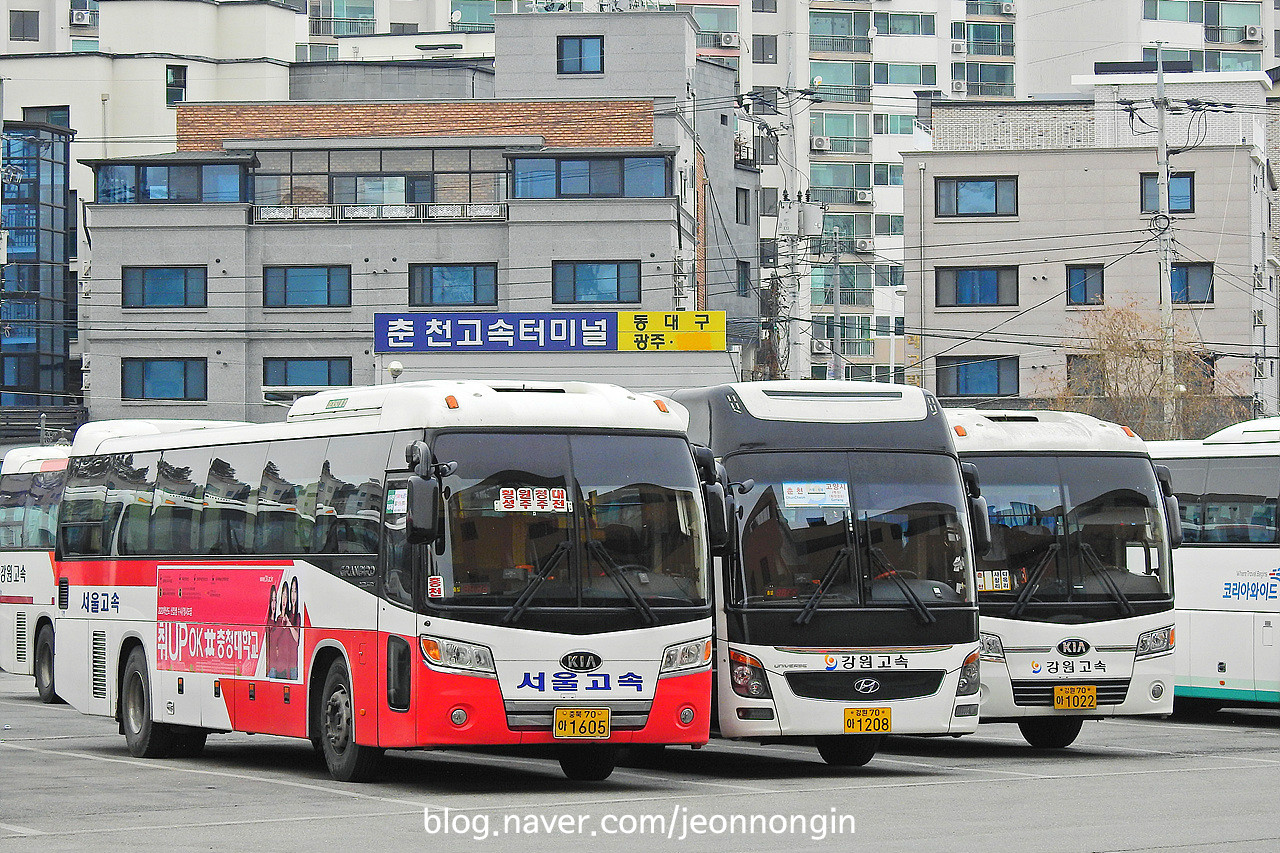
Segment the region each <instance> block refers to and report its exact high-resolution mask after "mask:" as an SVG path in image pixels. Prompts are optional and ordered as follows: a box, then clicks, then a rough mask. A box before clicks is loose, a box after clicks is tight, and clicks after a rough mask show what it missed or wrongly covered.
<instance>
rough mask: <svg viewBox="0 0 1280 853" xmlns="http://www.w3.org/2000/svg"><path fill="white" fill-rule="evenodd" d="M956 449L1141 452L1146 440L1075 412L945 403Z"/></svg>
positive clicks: (1126, 429)
mask: <svg viewBox="0 0 1280 853" xmlns="http://www.w3.org/2000/svg"><path fill="white" fill-rule="evenodd" d="M943 411H944V412H945V413H946V416H947V421H948V422H949V423H950V424H951V428H952V432H953V433H955V435H954V439H955V443H956V451H957V452H958V453H960V454H961V455H964V454H965V453H981V452H992V451H1003V450H1016V451H1030V452H1044V453H1071V452H1090V453H1145V452H1146V450H1147V445H1146V442H1144V441H1143V440H1142V439H1141V438H1139V437H1138V436H1137V435H1135V434H1134V433H1133V431H1132V430H1130V429H1128V428H1127V427H1122V426H1120V425H1119V424H1113V423H1111V422H1110V421H1104V420H1100V419H1098V418H1095V417H1093V416H1091V415H1083V414H1080V413H1079V412H1054V411H1044V410H1040V409H1036V410H1034V411H1024V410H1010V409H944V410H943Z"/></svg>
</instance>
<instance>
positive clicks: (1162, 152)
mask: <svg viewBox="0 0 1280 853" xmlns="http://www.w3.org/2000/svg"><path fill="white" fill-rule="evenodd" d="M1163 45H1164V42H1156V97H1155V107H1156V184H1157V190H1158V193H1159V196H1160V201H1159V205H1160V210H1159V213H1158V214H1157V216H1156V226H1157V228H1158V229H1159V234H1158V238H1159V240H1160V328H1161V331H1162V332H1163V333H1164V334H1163V338H1164V339H1163V341H1162V342H1161V347H1160V401H1161V403H1162V404H1163V406H1164V435H1163V436H1161V437H1162V438H1166V439H1168V438H1173V437H1174V434H1173V421H1174V399H1173V384H1174V359H1173V234H1172V230H1171V228H1170V226H1171V225H1172V221H1171V220H1170V219H1169V145H1168V140H1167V139H1166V136H1165V126H1164V125H1165V111H1166V108H1167V107H1168V106H1169V104H1168V101H1167V100H1166V99H1165V96H1164V58H1163V57H1162V55H1161V54H1162V53H1163V50H1162V48H1163Z"/></svg>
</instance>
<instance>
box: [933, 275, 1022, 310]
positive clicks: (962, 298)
mask: <svg viewBox="0 0 1280 853" xmlns="http://www.w3.org/2000/svg"><path fill="white" fill-rule="evenodd" d="M934 278H935V280H936V283H937V292H936V296H935V304H937V305H938V306H939V307H942V308H956V307H969V306H978V305H1017V304H1018V268H1017V267H939V268H938V269H936V270H934Z"/></svg>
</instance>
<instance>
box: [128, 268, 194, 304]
mask: <svg viewBox="0 0 1280 853" xmlns="http://www.w3.org/2000/svg"><path fill="white" fill-rule="evenodd" d="M121 278H122V280H123V292H122V298H121V305H123V307H125V308H204V307H205V306H206V305H207V304H208V301H207V294H206V279H207V273H206V271H205V268H204V267H125V268H124V269H123V270H121Z"/></svg>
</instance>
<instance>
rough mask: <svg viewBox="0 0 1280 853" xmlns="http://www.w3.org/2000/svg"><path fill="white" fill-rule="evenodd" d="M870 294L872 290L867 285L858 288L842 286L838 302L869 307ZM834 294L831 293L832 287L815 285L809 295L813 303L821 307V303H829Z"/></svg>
mask: <svg viewBox="0 0 1280 853" xmlns="http://www.w3.org/2000/svg"><path fill="white" fill-rule="evenodd" d="M871 294H872V291H871V288H869V287H859V288H848V287H842V288H840V304H841V305H853V306H863V307H870V305H871ZM834 295H835V294H834V293H833V288H830V287H815V288H813V293H812V294H811V297H812V301H813V304H814V305H817V306H819V307H821V306H823V305H830V304H831V300H832V297H833V296H834Z"/></svg>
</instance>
